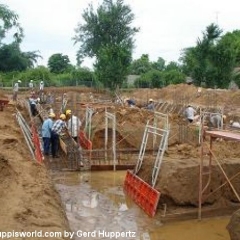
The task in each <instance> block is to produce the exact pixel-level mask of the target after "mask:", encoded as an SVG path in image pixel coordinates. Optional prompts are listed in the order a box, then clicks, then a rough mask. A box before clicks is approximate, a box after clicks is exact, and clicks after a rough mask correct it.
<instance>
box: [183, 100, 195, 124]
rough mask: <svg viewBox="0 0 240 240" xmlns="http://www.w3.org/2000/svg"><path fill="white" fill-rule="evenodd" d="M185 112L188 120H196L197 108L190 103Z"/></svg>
mask: <svg viewBox="0 0 240 240" xmlns="http://www.w3.org/2000/svg"><path fill="white" fill-rule="evenodd" d="M184 114H185V116H186V118H187V120H188V122H189V123H192V122H193V120H194V115H195V114H196V110H195V109H194V108H193V107H192V106H191V105H190V104H188V106H187V108H186V109H185V112H184Z"/></svg>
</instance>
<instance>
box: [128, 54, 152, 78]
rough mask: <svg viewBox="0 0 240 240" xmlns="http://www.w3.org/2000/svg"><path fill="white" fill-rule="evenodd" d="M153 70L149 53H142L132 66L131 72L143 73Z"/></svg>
mask: <svg viewBox="0 0 240 240" xmlns="http://www.w3.org/2000/svg"><path fill="white" fill-rule="evenodd" d="M150 70H151V62H150V61H149V56H148V54H142V56H141V57H140V58H139V59H137V60H134V61H133V62H132V64H131V66H130V73H131V74H136V75H141V74H143V73H146V72H148V71H150Z"/></svg>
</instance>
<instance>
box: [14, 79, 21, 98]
mask: <svg viewBox="0 0 240 240" xmlns="http://www.w3.org/2000/svg"><path fill="white" fill-rule="evenodd" d="M21 82H22V81H21V80H18V81H17V82H16V83H15V84H14V86H13V101H17V95H18V91H19V84H20V83H21Z"/></svg>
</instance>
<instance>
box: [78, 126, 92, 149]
mask: <svg viewBox="0 0 240 240" xmlns="http://www.w3.org/2000/svg"><path fill="white" fill-rule="evenodd" d="M79 143H80V146H81V147H82V148H84V149H88V150H92V142H91V141H90V140H89V139H88V138H87V137H86V135H85V133H84V132H83V131H80V132H79Z"/></svg>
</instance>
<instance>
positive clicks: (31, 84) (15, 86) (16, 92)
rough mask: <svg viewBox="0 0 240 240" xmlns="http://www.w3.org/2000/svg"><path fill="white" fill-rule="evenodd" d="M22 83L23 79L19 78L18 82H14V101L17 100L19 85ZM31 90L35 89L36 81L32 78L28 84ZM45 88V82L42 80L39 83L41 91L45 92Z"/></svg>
mask: <svg viewBox="0 0 240 240" xmlns="http://www.w3.org/2000/svg"><path fill="white" fill-rule="evenodd" d="M21 83H22V81H21V80H17V82H16V83H15V84H14V86H13V97H12V99H13V101H17V96H18V92H19V86H20V84H21ZM28 87H29V90H30V91H34V88H35V87H34V82H33V80H30V82H29V84H28ZM43 90H44V82H43V81H40V83H39V92H43Z"/></svg>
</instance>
